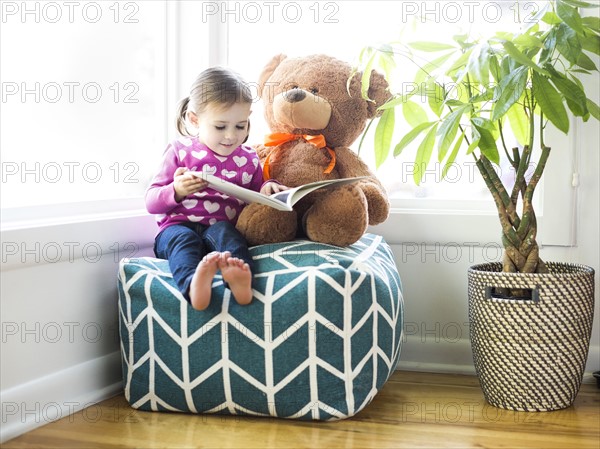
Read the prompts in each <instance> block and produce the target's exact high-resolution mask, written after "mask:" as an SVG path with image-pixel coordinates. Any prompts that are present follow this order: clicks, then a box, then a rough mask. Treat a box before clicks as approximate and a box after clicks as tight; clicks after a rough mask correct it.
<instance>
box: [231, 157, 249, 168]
mask: <svg viewBox="0 0 600 449" xmlns="http://www.w3.org/2000/svg"><path fill="white" fill-rule="evenodd" d="M233 162H235V165H237V166H238V167H240V168H241V167H243V166H244V165H246V164H247V163H248V159H247V158H246V156H233Z"/></svg>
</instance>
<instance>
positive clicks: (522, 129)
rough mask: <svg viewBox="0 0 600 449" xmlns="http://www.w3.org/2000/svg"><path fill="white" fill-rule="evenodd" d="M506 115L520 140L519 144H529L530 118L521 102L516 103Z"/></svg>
mask: <svg viewBox="0 0 600 449" xmlns="http://www.w3.org/2000/svg"><path fill="white" fill-rule="evenodd" d="M506 117H507V118H508V123H509V124H510V129H511V131H512V133H513V135H514V136H515V138H516V139H517V142H519V145H523V146H524V145H527V143H528V142H529V118H528V117H527V114H525V110H524V109H523V107H522V106H521V105H519V104H514V105H513V106H512V107H511V108H510V109H509V110H508V111H507V112H506Z"/></svg>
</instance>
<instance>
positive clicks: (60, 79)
mask: <svg viewBox="0 0 600 449" xmlns="http://www.w3.org/2000/svg"><path fill="white" fill-rule="evenodd" d="M1 9H2V17H1V20H2V27H1V36H0V42H1V48H0V54H1V55H2V56H1V58H2V63H1V64H0V81H1V95H2V98H1V104H0V106H1V108H2V113H1V114H0V127H1V130H2V131H1V133H0V135H1V137H0V145H1V148H2V185H1V192H0V194H1V197H0V201H1V204H2V208H3V215H4V213H6V212H9V215H10V212H11V210H12V209H13V208H23V207H29V206H36V208H37V206H42V205H43V206H52V205H57V204H61V203H73V204H76V203H79V204H81V205H85V204H88V203H90V202H96V204H98V205H100V204H102V203H100V202H98V201H100V200H110V201H107V202H106V207H107V208H108V209H109V210H111V209H114V208H115V204H116V203H118V202H119V201H123V199H126V198H139V197H140V196H141V195H142V194H143V192H144V189H145V188H146V186H147V184H148V181H149V179H150V177H151V176H152V174H153V171H154V170H155V169H156V166H157V164H158V162H159V160H160V156H161V153H162V149H164V147H165V144H166V133H165V129H166V126H167V123H166V108H165V100H166V98H165V97H166V88H165V85H166V84H165V81H166V78H165V70H166V37H167V35H166V19H165V17H166V4H165V3H164V2H154V1H141V2H140V1H135V2H129V1H119V2H117V1H114V2H109V1H102V2H38V1H26V2H2V6H1ZM101 207H102V206H101V205H100V206H96V208H95V212H98V211H99V208H101ZM6 209H8V211H7V210H6ZM75 209H77V210H76V211H74V213H75V212H77V211H83V210H84V209H82V208H79V209H78V208H75ZM40 210H41V209H40Z"/></svg>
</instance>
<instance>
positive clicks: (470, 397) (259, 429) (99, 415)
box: [3, 372, 600, 449]
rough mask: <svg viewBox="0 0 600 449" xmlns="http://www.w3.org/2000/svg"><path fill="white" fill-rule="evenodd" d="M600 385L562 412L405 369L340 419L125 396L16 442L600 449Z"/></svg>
mask: <svg viewBox="0 0 600 449" xmlns="http://www.w3.org/2000/svg"><path fill="white" fill-rule="evenodd" d="M599 441H600V390H598V389H597V388H596V387H595V386H594V385H584V386H583V387H582V389H581V391H580V393H579V396H578V397H577V400H576V402H575V404H574V405H573V406H572V407H570V408H568V409H565V410H560V411H556V412H539V413H538V412H530V413H527V412H513V411H509V410H503V409H499V408H496V407H493V406H491V405H489V404H487V403H486V402H485V400H484V398H483V394H482V392H481V389H480V387H479V383H478V381H477V379H476V378H475V377H473V376H458V375H443V374H427V373H413V372H396V373H394V374H393V376H392V378H391V379H390V380H389V382H388V383H387V384H386V385H385V387H384V388H383V390H382V391H381V392H380V393H379V395H378V396H377V397H376V398H375V399H374V401H373V402H372V403H371V404H370V405H369V406H367V407H366V408H365V410H363V411H362V412H361V413H359V414H358V415H357V416H355V417H353V418H350V419H348V420H343V421H337V422H328V423H324V422H302V421H291V420H282V419H275V418H252V417H237V416H225V415H223V416H221V415H187V414H178V413H154V412H142V411H139V410H134V409H132V408H131V407H130V406H129V404H128V403H127V401H126V400H125V398H124V397H123V396H122V395H121V396H117V397H114V398H111V399H109V400H107V401H104V402H102V403H101V404H98V405H96V406H92V407H90V408H88V409H86V410H83V411H81V412H79V413H76V414H74V415H71V416H68V417H66V418H63V419H61V420H60V421H57V422H54V423H51V424H48V425H46V426H44V427H41V428H39V429H36V430H34V431H32V432H29V433H27V434H25V435H22V436H20V437H18V438H15V439H13V440H11V441H9V442H6V443H5V444H4V445H3V447H4V448H6V449H12V448H14V449H22V448H39V447H44V448H82V447H85V448H131V447H138V448H159V447H170V448H189V447H208V448H212V447H231V448H288V447H289V448H292V447H293V448H300V447H306V448H316V447H327V448H353V447H360V448H364V447H369V448H430V447H447V448H454V447H456V448H459V447H460V448H464V447H489V448H515V447H519V448H521V447H522V448H526V447H527V448H548V449H552V448H557V449H558V448H561V449H562V448H566V447H575V448H595V449H598V447H599Z"/></svg>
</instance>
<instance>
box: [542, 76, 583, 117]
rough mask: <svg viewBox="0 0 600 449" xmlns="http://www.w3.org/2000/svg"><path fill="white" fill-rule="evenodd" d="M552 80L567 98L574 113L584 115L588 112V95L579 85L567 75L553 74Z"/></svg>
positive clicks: (578, 115) (568, 104)
mask: <svg viewBox="0 0 600 449" xmlns="http://www.w3.org/2000/svg"><path fill="white" fill-rule="evenodd" d="M550 80H551V81H552V83H553V84H554V85H555V86H556V87H557V88H558V90H559V91H560V93H561V94H563V96H564V97H565V99H566V100H567V106H569V109H570V110H571V112H572V113H573V115H575V116H576V117H583V116H584V115H586V114H587V112H588V110H587V104H586V102H587V97H586V95H585V92H584V91H583V90H582V89H581V88H580V87H579V85H577V84H576V83H574V82H573V81H571V80H570V79H568V78H565V77H558V76H553V77H552V78H550Z"/></svg>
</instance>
